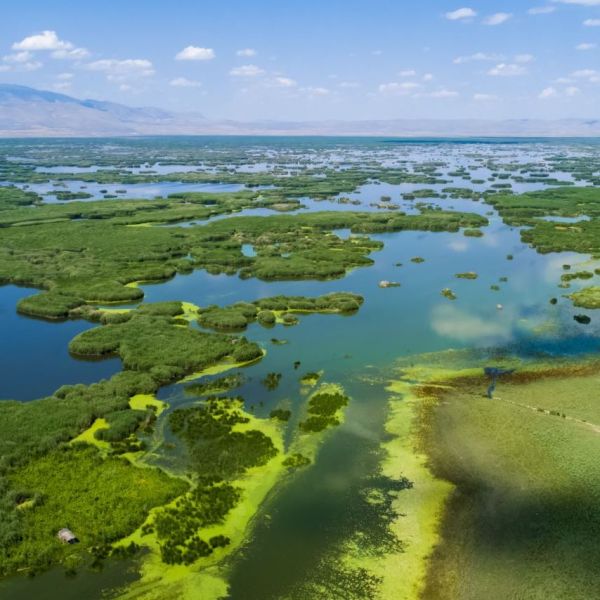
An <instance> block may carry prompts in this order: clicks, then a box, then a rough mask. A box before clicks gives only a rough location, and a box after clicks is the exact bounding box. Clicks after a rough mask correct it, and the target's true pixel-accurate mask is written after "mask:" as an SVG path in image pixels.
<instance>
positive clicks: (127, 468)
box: [0, 445, 188, 573]
mask: <svg viewBox="0 0 600 600" xmlns="http://www.w3.org/2000/svg"><path fill="white" fill-rule="evenodd" d="M8 481H9V484H10V486H11V487H12V489H13V490H14V491H13V494H14V495H16V498H17V500H18V502H19V506H20V508H19V509H18V510H17V515H16V519H15V520H14V521H13V523H12V539H13V540H16V543H13V544H5V543H2V544H0V558H1V560H0V572H3V573H7V572H12V571H15V570H17V569H22V568H25V569H27V570H29V571H30V572H35V571H37V570H40V569H44V568H47V567H49V566H50V565H52V564H56V563H58V562H60V563H62V564H63V565H65V566H66V567H72V568H74V567H77V566H79V565H80V564H81V563H84V562H89V561H90V560H91V556H90V551H91V550H92V549H93V548H97V553H102V552H106V550H104V547H106V545H107V544H110V543H111V542H114V541H116V540H118V539H120V538H123V537H125V536H127V535H128V534H130V533H132V532H133V531H134V530H135V529H136V528H137V527H139V526H140V525H141V524H142V523H143V522H144V520H145V518H146V515H147V513H148V511H149V510H150V509H151V508H153V507H154V506H159V505H162V504H165V503H167V502H169V501H170V500H171V499H173V498H174V497H175V496H178V495H180V494H183V493H184V492H185V491H186V490H187V489H188V486H187V484H186V483H185V482H183V481H181V480H179V479H174V478H172V477H169V476H168V475H166V474H164V473H163V472H161V471H160V470H158V469H152V468H144V469H140V468H137V467H134V466H133V465H132V464H130V463H129V462H127V461H126V460H123V459H119V458H103V457H102V456H101V455H100V453H99V452H98V450H96V449H95V448H94V447H92V446H88V445H77V446H73V447H70V448H63V449H60V450H54V451H52V452H50V453H48V454H46V455H45V456H43V457H40V458H38V459H35V460H33V461H32V462H30V463H29V464H28V465H27V466H26V467H24V468H22V469H20V470H18V471H17V472H15V473H14V474H12V475H9V477H8ZM9 525H10V524H9V523H7V522H6V521H4V519H3V521H2V537H3V538H4V539H3V541H5V540H6V537H7V531H6V529H7V528H8V527H9ZM63 527H68V528H69V529H71V530H72V531H73V532H74V533H75V535H76V536H77V538H78V539H79V541H80V543H79V544H76V545H68V544H63V543H62V542H60V541H59V540H58V539H57V537H56V534H57V532H58V530H59V529H61V528H63Z"/></svg>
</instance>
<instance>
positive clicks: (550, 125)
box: [0, 84, 600, 137]
mask: <svg viewBox="0 0 600 600" xmlns="http://www.w3.org/2000/svg"><path fill="white" fill-rule="evenodd" d="M203 134H207V135H217V134H221V135H244V134H247V135H348V136H352V135H356V136H361V135H365V136H366V135H375V136H404V137H420V136H423V137H425V136H432V137H440V136H447V137H469V136H549V137H551V136H573V137H575V136H582V137H595V136H598V137H600V119H561V120H547V121H546V120H541V119H508V120H492V119H489V120H488V119H455V120H441V119H393V120H361V121H342V120H326V121H302V122H300V121H274V120H260V121H252V122H242V121H233V120H210V119H206V118H205V117H203V116H202V115H201V114H197V113H189V114H186V113H173V112H170V111H167V110H163V109H160V108H155V107H130V106H126V105H123V104H118V103H115V102H107V101H102V100H91V99H90V100H79V99H77V98H73V97H71V96H67V95H65V94H59V93H56V92H50V91H44V90H36V89H34V88H29V87H26V86H19V85H11V84H0V137H37V136H39V137H59V136H66V137H69V136H80V137H86V136H90V137H95V136H112V135H123V136H136V135H203Z"/></svg>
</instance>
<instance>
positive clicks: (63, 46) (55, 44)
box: [12, 30, 89, 60]
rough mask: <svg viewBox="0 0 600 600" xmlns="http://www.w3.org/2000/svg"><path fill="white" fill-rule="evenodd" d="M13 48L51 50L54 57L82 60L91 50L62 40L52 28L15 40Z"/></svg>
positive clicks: (28, 50)
mask: <svg viewBox="0 0 600 600" xmlns="http://www.w3.org/2000/svg"><path fill="white" fill-rule="evenodd" d="M12 49H13V50H21V51H26V52H37V51H43V50H50V51H52V54H51V56H52V58H67V59H71V60H81V59H83V58H86V57H87V56H89V52H88V51H87V50H86V49H85V48H76V47H75V46H74V45H73V44H72V43H71V42H67V41H66V40H61V39H60V38H59V37H58V35H57V34H56V31H51V30H45V31H42V32H41V33H36V34H34V35H30V36H29V37H26V38H23V39H22V40H21V41H20V42H15V43H14V44H13V45H12Z"/></svg>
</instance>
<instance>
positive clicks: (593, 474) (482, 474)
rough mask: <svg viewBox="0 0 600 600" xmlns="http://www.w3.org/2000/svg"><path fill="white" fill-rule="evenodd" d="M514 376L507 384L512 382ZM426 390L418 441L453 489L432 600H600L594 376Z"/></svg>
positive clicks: (531, 377)
mask: <svg viewBox="0 0 600 600" xmlns="http://www.w3.org/2000/svg"><path fill="white" fill-rule="evenodd" d="M507 379H510V378H507ZM486 386H487V382H486V380H485V379H484V378H483V377H479V376H478V377H475V378H466V379H463V380H462V381H461V380H459V381H458V382H456V383H454V384H452V383H451V388H450V389H448V390H443V389H440V388H437V391H436V390H434V389H433V388H432V387H431V386H428V387H426V388H425V389H424V392H425V393H427V394H431V393H434V394H436V395H437V396H438V397H439V403H437V404H435V405H430V408H429V409H428V411H427V413H426V415H425V420H424V422H423V427H422V429H421V431H422V435H423V436H424V439H423V443H424V445H425V447H426V448H427V450H428V454H429V457H430V465H431V467H432V468H433V471H434V473H435V475H436V476H437V477H439V478H442V479H445V480H448V481H450V482H451V483H452V484H454V485H455V486H456V490H455V492H454V493H453V495H452V496H451V498H450V501H449V504H448V507H447V511H446V514H445V517H444V521H443V527H442V540H443V541H442V543H441V545H440V546H439V547H438V548H437V549H436V551H435V552H434V555H433V558H432V560H431V563H430V567H429V577H428V585H427V587H426V590H425V593H424V595H423V597H424V598H426V599H428V600H429V599H431V600H433V599H440V600H441V599H444V600H450V599H452V600H454V599H470V600H471V599H472V600H475V599H479V598H490V599H496V598H498V599H501V598H527V599H530V598H531V599H536V598H539V599H542V598H552V599H555V598H556V599H559V598H570V599H580V600H584V599H586V600H587V599H589V598H595V597H597V596H598V593H599V588H598V578H597V565H598V564H599V561H600V546H599V545H598V532H599V531H600V462H599V461H598V456H600V426H599V424H600V404H599V403H598V400H597V387H598V377H597V375H596V374H595V369H593V368H592V369H588V370H587V374H586V372H585V370H583V371H581V369H578V368H570V367H568V366H567V367H564V368H560V367H559V368H551V369H548V370H546V371H544V370H542V371H540V372H538V373H534V374H523V375H522V376H515V377H514V379H513V380H512V381H511V382H509V381H506V382H503V381H502V382H501V383H499V385H498V388H497V390H496V392H495V395H494V399H493V400H490V399H488V398H487V397H485V394H484V392H485V389H486Z"/></svg>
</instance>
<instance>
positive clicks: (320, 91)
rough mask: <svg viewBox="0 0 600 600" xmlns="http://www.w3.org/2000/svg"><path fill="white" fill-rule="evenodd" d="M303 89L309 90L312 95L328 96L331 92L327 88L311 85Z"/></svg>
mask: <svg viewBox="0 0 600 600" xmlns="http://www.w3.org/2000/svg"><path fill="white" fill-rule="evenodd" d="M302 91H304V92H307V93H308V94H309V95H310V96H328V95H329V93H330V92H329V90H328V89H327V88H324V87H311V86H309V87H306V88H303V90H302Z"/></svg>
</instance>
